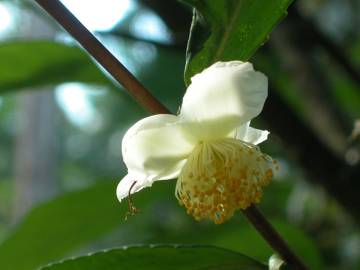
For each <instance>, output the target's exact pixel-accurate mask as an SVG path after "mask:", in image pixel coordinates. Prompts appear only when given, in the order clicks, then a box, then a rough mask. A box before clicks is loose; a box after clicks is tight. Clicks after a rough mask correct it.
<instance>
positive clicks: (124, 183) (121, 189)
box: [116, 174, 151, 202]
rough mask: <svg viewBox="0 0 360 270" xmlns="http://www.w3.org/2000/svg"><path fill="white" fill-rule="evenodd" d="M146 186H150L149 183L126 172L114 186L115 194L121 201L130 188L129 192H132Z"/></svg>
mask: <svg viewBox="0 0 360 270" xmlns="http://www.w3.org/2000/svg"><path fill="white" fill-rule="evenodd" d="M135 181H136V183H135V184H134V182H135ZM133 185H134V186H133ZM148 186H151V183H149V182H146V181H142V180H140V179H136V177H134V176H133V175H131V174H127V175H126V176H125V177H124V178H123V179H122V180H121V181H120V183H119V184H118V186H117V188H116V196H117V198H118V200H119V201H120V202H121V200H122V199H124V198H126V197H127V196H128V195H129V192H130V189H131V194H133V193H135V192H138V191H140V190H142V189H143V188H145V187H148Z"/></svg>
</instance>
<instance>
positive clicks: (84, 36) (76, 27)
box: [36, 0, 308, 270]
mask: <svg viewBox="0 0 360 270" xmlns="http://www.w3.org/2000/svg"><path fill="white" fill-rule="evenodd" d="M36 2H37V3H38V4H39V5H40V6H41V7H42V8H43V9H44V10H46V11H47V12H48V13H49V14H50V15H51V16H52V17H53V18H54V19H55V20H56V21H57V22H58V23H59V24H60V25H61V26H62V27H63V28H64V29H65V30H66V31H67V32H68V33H69V34H70V35H71V36H72V37H73V38H75V39H76V40H77V41H78V42H79V43H80V44H81V45H82V46H83V48H85V49H86V51H87V52H88V53H89V54H90V55H91V56H92V57H94V58H95V59H96V61H98V62H99V64H100V65H101V66H102V67H103V68H105V69H106V70H107V71H108V72H109V73H110V74H111V75H112V76H113V77H114V79H115V80H116V81H117V82H119V83H120V84H121V85H123V86H124V87H125V89H127V90H128V92H129V93H130V94H131V95H132V96H133V98H134V99H135V100H136V101H137V102H138V103H139V104H140V105H141V106H142V107H143V108H145V109H146V110H147V111H149V112H150V113H152V114H169V113H170V111H169V110H168V109H167V108H166V107H165V106H164V105H163V104H162V103H160V102H159V101H158V100H157V99H156V98H155V97H154V96H153V95H152V94H151V93H150V92H149V91H148V90H147V89H146V88H145V87H144V86H143V85H142V84H141V83H140V82H139V81H138V80H137V79H136V78H135V76H134V75H133V74H131V72H130V71H128V70H127V69H126V67H125V66H124V65H122V64H121V63H120V61H119V60H117V59H116V58H115V56H114V55H112V54H111V53H110V52H109V51H108V50H107V49H106V48H105V47H104V46H103V45H102V44H101V42H99V40H97V39H96V37H95V36H94V35H93V34H92V33H91V32H90V31H89V30H88V29H86V27H85V26H84V25H82V24H81V22H80V21H78V20H77V18H76V17H75V16H74V15H73V14H72V13H71V12H70V11H69V10H68V9H67V8H66V7H65V6H64V5H63V4H62V3H61V2H60V1H59V0H52V1H48V0H36ZM132 187H133V186H132ZM130 191H131V189H130ZM130 191H129V192H130ZM130 208H132V207H130ZM242 212H243V213H244V215H245V216H246V217H247V218H248V219H249V221H250V222H251V223H252V225H253V226H254V227H255V228H256V229H257V230H258V232H259V233H260V234H261V235H262V236H263V237H264V239H265V240H266V241H267V242H268V243H269V245H270V246H271V247H272V248H273V249H274V250H275V251H276V252H278V253H279V255H280V256H281V257H282V258H283V259H284V260H285V261H286V262H287V264H288V265H289V266H291V267H292V269H299V270H305V269H308V268H307V267H306V266H305V265H304V264H303V263H302V262H301V260H300V259H299V258H298V257H297V256H296V255H295V254H294V253H293V252H292V251H291V249H290V248H289V247H288V245H287V244H286V242H285V241H284V240H283V239H282V238H281V236H280V235H279V234H278V233H277V232H276V231H275V229H274V228H273V227H272V226H271V225H270V223H269V222H268V221H267V220H266V218H265V217H264V216H263V215H262V214H261V212H260V211H259V210H258V209H257V208H256V206H255V205H253V204H252V205H251V206H249V207H248V208H246V209H245V210H242Z"/></svg>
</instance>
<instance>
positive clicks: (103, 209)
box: [0, 181, 173, 270]
mask: <svg viewBox="0 0 360 270" xmlns="http://www.w3.org/2000/svg"><path fill="white" fill-rule="evenodd" d="M171 188H172V185H167V183H164V184H162V183H157V184H155V185H154V186H153V188H152V192H146V191H143V192H140V193H139V194H136V195H135V196H134V200H135V203H136V206H138V207H140V209H142V208H143V207H145V206H146V205H147V204H148V203H149V202H150V201H154V199H156V198H161V197H165V196H170V195H169V194H172V193H173V190H171ZM115 190H116V183H115V182H113V181H104V183H99V184H96V185H94V186H92V187H89V188H87V189H85V190H81V191H74V192H70V193H68V194H65V195H63V196H60V197H58V198H56V199H54V200H52V201H50V202H48V203H44V204H42V205H40V206H38V207H36V208H34V209H33V210H32V211H31V212H30V213H29V215H28V216H27V217H26V218H25V220H24V221H23V222H22V223H21V224H20V225H19V226H18V228H16V229H15V231H14V232H13V234H11V235H10V236H9V237H8V238H7V239H6V240H5V241H4V242H3V243H2V244H1V245H0V269H1V270H14V269H16V270H27V269H29V270H30V269H35V268H37V267H39V266H41V265H44V264H47V263H49V262H52V261H55V260H59V259H61V258H63V256H65V255H66V254H68V253H69V252H70V251H73V250H74V249H75V248H79V247H81V246H82V245H85V244H87V243H89V242H91V241H93V240H95V239H98V238H99V237H100V236H103V235H104V234H106V233H109V232H111V231H112V230H114V229H115V228H117V226H119V225H120V224H121V223H123V222H124V217H125V214H126V212H127V211H128V205H127V202H126V201H124V202H122V203H119V202H118V201H117V199H116V195H115ZM134 219H136V217H132V220H134ZM19 258H21V259H19Z"/></svg>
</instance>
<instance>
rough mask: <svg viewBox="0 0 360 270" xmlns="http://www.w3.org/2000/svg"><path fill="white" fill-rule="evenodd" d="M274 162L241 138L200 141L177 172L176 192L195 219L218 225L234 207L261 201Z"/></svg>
mask: <svg viewBox="0 0 360 270" xmlns="http://www.w3.org/2000/svg"><path fill="white" fill-rule="evenodd" d="M275 164H276V161H273V160H272V159H271V157H269V156H267V155H265V154H263V153H262V152H261V151H260V149H259V147H257V146H255V145H252V144H248V143H245V142H243V141H239V140H236V139H231V138H227V139H222V140H219V141H215V142H201V143H199V144H198V145H197V146H196V147H195V149H194V150H193V152H192V153H191V154H190V156H189V158H188V160H187V162H186V164H185V166H184V167H183V169H182V171H181V173H180V176H179V178H178V181H177V184H176V191H175V195H176V197H177V199H178V200H179V202H180V204H182V205H184V206H185V207H186V208H187V212H188V214H191V215H193V216H194V217H195V219H196V220H202V219H205V218H210V219H211V220H213V221H214V222H215V223H216V224H220V223H223V222H224V221H226V220H227V219H229V218H230V217H232V216H233V214H234V212H235V211H236V210H237V209H245V208H247V207H248V206H250V205H251V204H252V203H257V202H259V201H260V198H261V196H262V187H263V186H265V185H267V184H268V183H269V181H270V179H271V178H272V176H273V167H275V168H276V169H277V168H278V166H275Z"/></svg>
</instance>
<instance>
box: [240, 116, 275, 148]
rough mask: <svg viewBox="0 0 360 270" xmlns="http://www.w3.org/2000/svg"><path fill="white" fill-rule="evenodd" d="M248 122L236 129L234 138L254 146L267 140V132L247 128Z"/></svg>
mask: <svg viewBox="0 0 360 270" xmlns="http://www.w3.org/2000/svg"><path fill="white" fill-rule="evenodd" d="M249 124H250V122H248V123H246V124H245V125H242V126H240V127H238V128H237V129H236V134H235V138H236V139H238V140H241V141H244V142H247V143H251V144H254V145H257V144H260V143H262V142H263V141H266V140H267V137H268V135H269V134H270V132H269V131H267V130H261V129H256V128H253V127H250V126H249Z"/></svg>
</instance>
